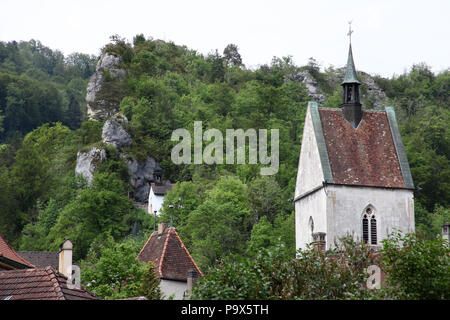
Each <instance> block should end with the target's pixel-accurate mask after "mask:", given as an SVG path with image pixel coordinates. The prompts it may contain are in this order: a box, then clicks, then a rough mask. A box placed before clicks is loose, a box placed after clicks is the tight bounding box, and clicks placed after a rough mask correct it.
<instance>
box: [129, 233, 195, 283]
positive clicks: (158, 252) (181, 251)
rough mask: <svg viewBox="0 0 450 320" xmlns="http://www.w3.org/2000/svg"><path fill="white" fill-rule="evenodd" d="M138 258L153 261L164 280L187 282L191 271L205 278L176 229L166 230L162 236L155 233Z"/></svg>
mask: <svg viewBox="0 0 450 320" xmlns="http://www.w3.org/2000/svg"><path fill="white" fill-rule="evenodd" d="M137 258H138V259H139V260H140V261H144V262H149V261H152V262H153V263H154V264H155V266H156V269H157V271H158V275H159V277H160V278H162V279H170V280H180V281H187V273H188V271H189V270H196V271H197V273H198V275H199V276H203V274H202V273H201V271H200V269H199V268H198V267H197V264H196V263H195V261H194V259H192V256H191V255H190V253H189V251H188V249H187V248H186V246H185V245H184V243H183V241H181V239H180V237H179V236H178V233H177V232H176V230H175V229H174V228H165V230H164V231H163V232H162V233H161V234H158V232H153V233H152V234H151V235H150V237H149V238H148V240H147V243H146V244H145V245H144V247H143V248H142V250H141V252H139V255H138V256H137Z"/></svg>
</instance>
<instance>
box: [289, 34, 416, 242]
mask: <svg viewBox="0 0 450 320" xmlns="http://www.w3.org/2000/svg"><path fill="white" fill-rule="evenodd" d="M352 32H353V31H351V30H350V32H349V35H350V36H351V33H352ZM341 85H342V89H343V92H342V104H341V105H340V106H336V107H337V108H321V107H319V106H318V105H317V103H316V102H310V103H309V104H308V109H307V112H306V117H305V125H304V129H303V130H304V131H303V138H302V145H301V151H300V157H299V167H298V172H297V182H296V188H295V196H294V202H295V230H296V231H295V232H296V247H297V249H299V248H302V249H305V248H306V247H307V246H308V244H311V243H314V244H315V245H317V246H318V247H320V248H326V249H330V248H333V247H334V242H335V241H336V240H338V239H339V238H341V237H344V236H346V235H348V234H350V235H353V237H354V238H355V239H359V240H362V241H364V242H366V243H368V244H370V245H372V246H375V247H377V246H380V244H381V241H382V240H383V239H385V238H387V237H388V236H389V234H390V233H391V232H393V231H394V229H398V230H400V231H402V232H403V233H412V232H414V184H413V180H412V177H411V172H410V169H409V164H408V159H407V157H406V152H405V148H404V146H403V142H402V139H401V136H400V131H399V128H398V124H397V120H396V117H395V112H394V109H393V108H392V107H385V110H383V111H374V110H363V108H362V105H361V102H360V94H359V86H360V85H361V83H360V82H359V80H358V77H357V73H356V68H355V64H354V61H353V52H352V46H351V41H350V46H349V52H348V58H347V66H346V70H345V75H344V79H343V81H342V83H341Z"/></svg>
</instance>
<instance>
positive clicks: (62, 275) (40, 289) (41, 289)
mask: <svg viewBox="0 0 450 320" xmlns="http://www.w3.org/2000/svg"><path fill="white" fill-rule="evenodd" d="M60 249H61V250H60V252H59V256H58V259H59V263H58V269H59V270H57V269H56V268H55V267H54V266H51V265H49V266H43V264H45V263H43V264H40V265H39V266H35V265H33V264H31V263H30V262H28V261H27V260H26V259H24V257H22V256H20V255H19V254H18V253H17V252H16V251H14V249H13V248H11V247H10V246H9V244H8V243H7V242H6V241H5V239H4V238H3V237H2V236H1V235H0V300H95V299H98V298H97V297H96V296H95V295H93V294H92V293H90V292H89V291H87V290H85V289H83V288H81V287H78V286H76V285H73V284H71V283H70V282H68V277H69V275H72V242H71V241H70V240H66V241H64V242H63V243H62V244H61V247H60ZM40 262H43V261H40ZM53 262H54V261H53Z"/></svg>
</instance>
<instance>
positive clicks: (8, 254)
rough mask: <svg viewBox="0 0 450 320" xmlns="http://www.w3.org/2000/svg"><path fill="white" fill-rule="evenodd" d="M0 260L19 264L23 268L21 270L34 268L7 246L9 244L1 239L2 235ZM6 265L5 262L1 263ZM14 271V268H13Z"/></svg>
mask: <svg viewBox="0 0 450 320" xmlns="http://www.w3.org/2000/svg"><path fill="white" fill-rule="evenodd" d="M0 258H6V259H7V260H10V261H12V262H13V263H14V262H15V263H19V264H20V265H22V266H23V268H27V267H28V268H34V265H32V264H31V263H29V262H28V261H27V260H25V259H24V258H22V257H21V256H20V255H18V254H17V252H16V251H14V249H13V248H11V247H10V246H9V244H8V243H7V242H6V241H5V239H3V237H2V235H0ZM3 262H4V263H7V261H3ZM14 269H15V268H14Z"/></svg>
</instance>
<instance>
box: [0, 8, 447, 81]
mask: <svg viewBox="0 0 450 320" xmlns="http://www.w3.org/2000/svg"><path fill="white" fill-rule="evenodd" d="M350 20H352V21H353V24H352V28H353V29H354V33H353V36H352V46H353V55H354V59H355V65H356V68H357V69H358V70H362V71H365V72H369V73H371V74H380V75H382V76H386V77H390V76H392V75H393V74H394V73H395V74H397V75H398V74H401V73H403V72H404V71H406V70H408V69H409V68H410V67H411V66H412V65H413V64H414V63H419V62H425V63H426V64H428V65H430V66H431V67H432V70H433V71H434V72H439V71H442V70H444V69H446V68H448V67H450V63H449V58H450V1H449V0H426V1H423V0H422V1H418V0H377V1H375V0H374V1H369V0H355V1H353V0H340V1H339V0H334V1H333V0H308V1H303V0H301V1H300V0H297V1H289V0H277V1H273V0H272V1H268V0H267V1H264V0H259V1H245V0H240V1H236V0H223V1H216V0H209V1H207V0H204V1H203V0H184V1H183V0H180V1H175V0H160V1H151V0H147V1H138V0H120V1H118V0H110V1H98V0H97V1H95V0H90V1H86V0H78V1H64V0H59V1H56V0H47V1H46V0H40V1H39V0H35V1H24V0H12V1H10V0H0V40H2V41H11V40H16V41H19V40H26V41H28V40H30V39H35V40H40V41H41V42H42V43H43V44H44V45H46V46H48V47H50V48H52V49H59V50H61V51H62V52H63V53H64V54H70V53H72V52H83V53H89V54H95V55H97V54H98V53H99V51H100V48H101V47H102V46H103V45H105V44H106V43H108V42H109V36H110V35H112V34H119V35H120V36H122V37H125V38H127V39H129V40H130V41H131V40H132V39H133V36H135V35H136V34H140V33H143V34H144V35H145V36H146V37H148V36H152V37H153V38H154V39H163V40H167V41H168V40H171V41H174V42H175V43H176V44H178V45H186V46H187V47H189V48H190V49H194V50H197V51H198V52H200V53H203V54H207V53H209V52H211V51H213V50H215V49H218V50H219V52H220V53H222V51H223V49H224V48H225V46H226V45H227V44H229V43H234V44H236V45H237V46H238V47H239V52H240V54H241V56H242V58H243V62H244V64H245V65H246V66H247V67H256V66H257V65H260V64H265V63H270V61H271V60H272V57H273V56H277V57H282V56H287V55H291V56H293V59H294V62H295V63H296V64H297V65H305V64H306V63H307V62H308V58H309V57H314V58H315V59H316V60H317V61H318V62H319V63H321V64H322V66H324V67H328V66H330V65H333V66H335V67H341V66H343V65H344V64H345V63H346V59H347V50H348V37H347V31H348V23H347V22H348V21H350Z"/></svg>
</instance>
